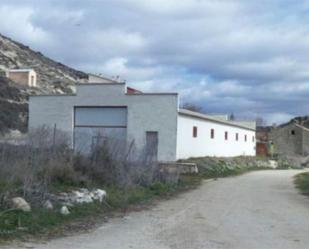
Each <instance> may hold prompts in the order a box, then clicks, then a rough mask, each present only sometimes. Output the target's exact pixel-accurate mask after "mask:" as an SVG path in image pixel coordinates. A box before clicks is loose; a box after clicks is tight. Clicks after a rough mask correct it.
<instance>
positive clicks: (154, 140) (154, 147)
mask: <svg viewBox="0 0 309 249" xmlns="http://www.w3.org/2000/svg"><path fill="white" fill-rule="evenodd" d="M158 144H159V138H158V132H157V131H147V132H146V156H147V158H148V159H151V160H157V158H158Z"/></svg>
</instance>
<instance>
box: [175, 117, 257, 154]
mask: <svg viewBox="0 0 309 249" xmlns="http://www.w3.org/2000/svg"><path fill="white" fill-rule="evenodd" d="M194 126H196V127H197V137H193V127H194ZM211 129H214V130H215V137H214V139H211V136H210V131H211ZM226 131H227V132H228V140H225V132H226ZM236 133H238V134H239V135H238V136H239V139H238V141H236V135H235V134H236ZM245 135H247V142H246V141H245V139H244V137H245ZM255 145H256V142H255V131H254V130H250V129H244V128H238V127H235V126H230V125H226V124H221V123H217V122H212V121H207V120H203V119H200V118H195V117H191V116H186V115H182V114H179V115H178V127H177V159H182V158H188V157H203V156H220V157H232V156H241V155H245V156H255V153H256V152H255Z"/></svg>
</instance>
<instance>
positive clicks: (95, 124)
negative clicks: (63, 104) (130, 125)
mask: <svg viewBox="0 0 309 249" xmlns="http://www.w3.org/2000/svg"><path fill="white" fill-rule="evenodd" d="M126 136H127V108H126V107H75V109H74V149H75V151H78V152H81V153H89V152H91V151H92V150H93V149H94V148H96V147H97V146H100V145H102V144H108V145H109V146H112V147H114V148H112V149H117V150H121V147H123V146H125V144H126Z"/></svg>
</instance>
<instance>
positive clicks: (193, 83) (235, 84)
mask: <svg viewBox="0 0 309 249" xmlns="http://www.w3.org/2000/svg"><path fill="white" fill-rule="evenodd" d="M308 12H309V0H297V1H295V0H250V1H248V0H181V1H179V0H147V1H145V0H44V1H42V0H19V1H18V0H0V33H2V34H3V35H6V36H9V37H11V38H12V39H15V40H17V41H19V42H22V43H24V44H26V45H29V46H30V47H31V48H32V49H34V50H38V51H41V52H42V53H43V54H44V55H47V56H48V57H50V58H52V59H55V60H57V61H60V62H62V63H64V64H66V65H69V66H71V67H74V68H76V69H80V70H82V71H85V72H90V73H102V74H103V75H106V76H117V75H119V76H120V77H121V79H125V80H126V81H127V83H128V85H130V86H132V87H136V88H138V89H140V90H143V91H151V92H153V91H155V92H169V91H172V92H179V94H180V102H181V103H182V104H183V103H193V104H196V105H199V106H202V107H203V109H204V111H205V112H207V113H234V115H235V116H236V117H238V118H246V119H248V118H253V119H255V118H256V117H262V118H263V119H264V120H266V121H267V123H268V124H273V123H277V124H279V123H282V122H285V121H288V120H289V119H291V118H292V117H294V116H297V115H306V114H308V112H309V25H308V24H309V13H308Z"/></svg>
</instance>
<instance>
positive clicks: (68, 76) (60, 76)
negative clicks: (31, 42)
mask: <svg viewBox="0 0 309 249" xmlns="http://www.w3.org/2000/svg"><path fill="white" fill-rule="evenodd" d="M12 68H33V69H34V70H35V71H36V73H37V74H38V85H39V89H38V90H39V91H41V92H44V93H51V92H60V93H65V92H71V91H72V88H71V86H72V85H74V83H75V82H76V81H77V80H79V79H81V78H86V77H87V75H86V74H85V73H83V72H81V71H77V70H75V69H73V68H70V67H68V66H65V65H63V64H61V63H59V62H56V61H53V60H51V59H49V58H47V57H45V56H44V55H43V54H41V53H40V52H36V51H33V50H32V49H30V48H29V47H27V46H25V45H23V44H21V43H18V42H16V41H13V40H12V39H10V38H8V37H5V36H3V35H1V34H0V70H2V71H5V70H7V69H12Z"/></svg>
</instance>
